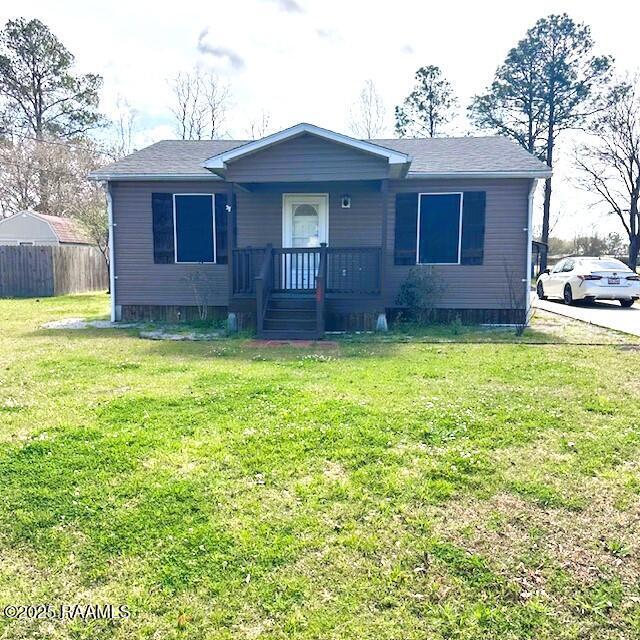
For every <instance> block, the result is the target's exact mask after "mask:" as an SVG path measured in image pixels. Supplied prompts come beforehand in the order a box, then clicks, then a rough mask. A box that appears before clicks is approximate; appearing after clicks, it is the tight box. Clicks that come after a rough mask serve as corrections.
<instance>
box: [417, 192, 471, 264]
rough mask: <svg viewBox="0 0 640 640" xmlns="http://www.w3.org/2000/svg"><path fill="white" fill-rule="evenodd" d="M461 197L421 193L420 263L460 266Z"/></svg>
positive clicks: (451, 194) (460, 194) (419, 226)
mask: <svg viewBox="0 0 640 640" xmlns="http://www.w3.org/2000/svg"><path fill="white" fill-rule="evenodd" d="M461 232H462V193H421V194H420V199H419V202H418V243H417V245H418V246H417V252H418V256H417V258H418V263H419V264H460V237H461Z"/></svg>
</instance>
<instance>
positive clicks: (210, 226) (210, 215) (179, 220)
mask: <svg viewBox="0 0 640 640" xmlns="http://www.w3.org/2000/svg"><path fill="white" fill-rule="evenodd" d="M214 212H215V196H214V195H213V194H181V193H176V194H174V195H173V213H174V227H175V229H174V233H175V243H176V247H175V252H176V262H186V263H205V262H215V261H216V243H215V215H214Z"/></svg>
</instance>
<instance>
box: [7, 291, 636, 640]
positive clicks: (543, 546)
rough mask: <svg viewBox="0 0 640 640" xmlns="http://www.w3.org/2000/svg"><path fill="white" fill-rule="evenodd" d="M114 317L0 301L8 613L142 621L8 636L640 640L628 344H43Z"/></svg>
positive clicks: (42, 628) (22, 626) (42, 626)
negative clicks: (82, 607)
mask: <svg viewBox="0 0 640 640" xmlns="http://www.w3.org/2000/svg"><path fill="white" fill-rule="evenodd" d="M106 310H107V299H106V298H105V297H104V296H69V297H64V298H50V299H42V300H40V301H35V300H24V301H17V300H13V301H10V300H2V301H0V439H1V441H2V446H1V447H0V482H1V483H2V484H1V488H2V496H1V499H0V608H1V607H4V606H5V605H7V604H37V603H52V604H53V605H54V606H57V605H59V604H60V603H75V602H79V603H99V604H104V603H113V604H115V605H118V604H126V605H127V606H128V607H129V610H130V611H131V617H130V618H129V619H127V620H121V621H118V622H111V621H104V620H100V621H80V620H75V621H73V622H69V621H65V622H61V621H57V620H40V621H27V620H18V621H15V620H14V621H11V620H8V619H6V618H5V617H2V616H0V637H2V638H3V639H5V638H6V639H10V638H49V637H51V638H87V639H89V638H91V639H95V638H99V639H102V638H148V639H162V640H165V639H173V638H184V639H189V640H192V639H199V638H229V639H231V638H233V639H236V638H240V639H244V638H247V639H248V638H265V639H266V638H318V639H323V640H324V639H328V638H335V639H348V638H354V639H355V638H358V639H360V638H372V639H374V638H375V639H376V640H386V639H394V640H395V639H402V640H408V639H414V638H415V639H421V640H424V639H436V638H460V639H467V638H468V639H477V638H487V639H498V638H499V639H510V638H532V639H543V638H554V639H555V638H594V639H595V638H598V639H603V638H611V639H613V638H615V639H623V638H638V637H640V582H639V581H640V555H639V553H640V495H639V494H640V473H639V462H638V460H639V456H638V454H639V451H640V430H639V426H638V425H639V424H640V403H639V402H638V399H639V395H640V378H639V373H640V366H639V365H640V351H638V350H637V349H636V348H634V347H629V346H627V347H623V346H620V345H615V344H613V345H604V346H579V345H570V344H556V345H543V346H539V345H526V344H517V342H516V343H514V344H508V343H496V344H492V343H485V344H471V343H467V344H465V343H458V344H426V343H422V342H411V341H410V342H403V341H399V340H398V341H395V340H394V339H392V338H393V337H391V338H389V339H387V340H386V341H384V342H383V341H376V340H372V341H366V340H354V341H349V340H344V341H339V342H338V344H337V346H335V347H332V348H314V347H311V348H306V349H305V348H293V347H256V346H253V345H251V344H250V343H249V342H247V341H244V340H241V339H223V340H219V341H215V342H191V343H186V342H179V343H175V342H154V341H148V340H141V339H139V338H138V337H137V334H136V332H134V331H129V330H95V329H87V330H76V331H71V330H66V331H65V330H44V329H41V328H40V325H41V324H42V323H43V322H45V321H48V320H55V319H60V318H65V317H71V316H80V317H83V316H84V317H87V316H89V317H91V316H100V315H103V314H105V313H106ZM503 337H504V336H503V334H500V335H499V336H498V339H499V340H500V339H502V338H503Z"/></svg>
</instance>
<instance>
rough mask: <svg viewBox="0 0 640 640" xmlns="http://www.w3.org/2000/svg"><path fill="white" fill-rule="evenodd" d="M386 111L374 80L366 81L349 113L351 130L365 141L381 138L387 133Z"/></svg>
mask: <svg viewBox="0 0 640 640" xmlns="http://www.w3.org/2000/svg"><path fill="white" fill-rule="evenodd" d="M385 116H386V109H385V106H384V102H383V101H382V96H381V95H380V94H379V93H378V91H377V90H376V86H375V84H374V83H373V80H371V79H369V80H367V81H365V83H364V85H363V86H362V90H361V91H360V95H359V96H358V99H357V100H356V102H354V104H353V105H352V106H351V110H350V112H349V130H350V131H351V133H352V134H353V135H354V136H356V137H358V138H364V139H371V138H379V137H380V136H382V135H384V131H385Z"/></svg>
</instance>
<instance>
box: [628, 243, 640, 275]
mask: <svg viewBox="0 0 640 640" xmlns="http://www.w3.org/2000/svg"><path fill="white" fill-rule="evenodd" d="M639 252H640V236H638V235H635V236H632V237H631V238H630V239H629V269H631V270H632V271H635V270H636V269H637V267H638V253H639Z"/></svg>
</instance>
